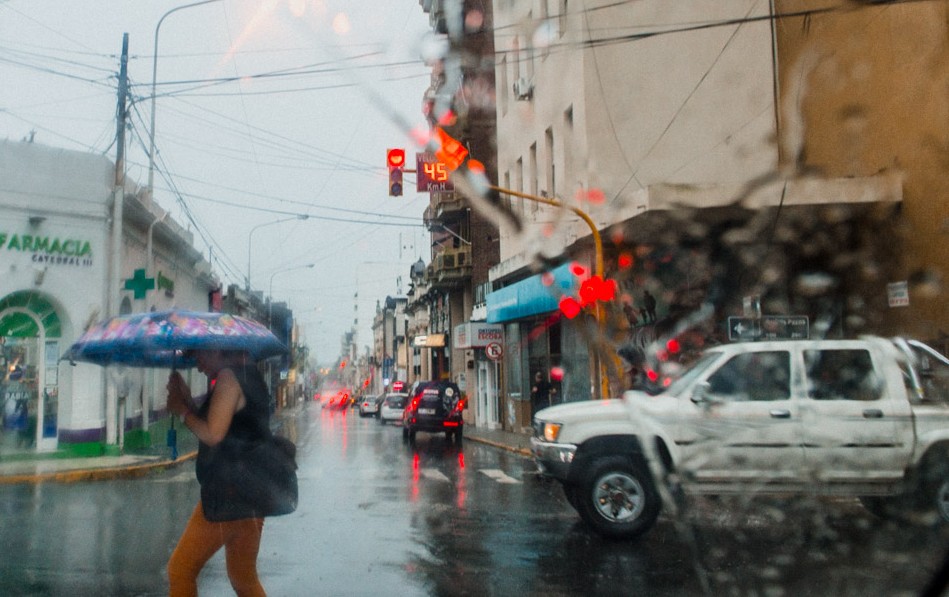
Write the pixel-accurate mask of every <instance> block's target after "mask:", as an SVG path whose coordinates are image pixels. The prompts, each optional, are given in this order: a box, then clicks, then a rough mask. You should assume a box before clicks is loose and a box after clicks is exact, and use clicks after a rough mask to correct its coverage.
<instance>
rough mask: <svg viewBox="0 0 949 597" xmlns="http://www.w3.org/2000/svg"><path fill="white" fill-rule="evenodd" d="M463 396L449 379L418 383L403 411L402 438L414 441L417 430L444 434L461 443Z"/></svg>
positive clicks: (463, 427)
mask: <svg viewBox="0 0 949 597" xmlns="http://www.w3.org/2000/svg"><path fill="white" fill-rule="evenodd" d="M464 410H465V398H464V396H462V394H461V390H459V389H458V386H457V385H456V384H454V383H452V382H450V381H427V382H422V383H420V384H418V385H417V386H416V387H415V389H414V390H413V392H412V395H411V397H410V398H409V401H408V404H406V406H405V412H403V414H402V439H404V440H407V441H415V432H416V431H426V432H429V433H441V432H444V433H445V437H447V438H448V439H454V440H455V443H458V444H460V443H461V438H462V436H463V435H464V431H465V421H464V419H463V418H462V414H463V413H464Z"/></svg>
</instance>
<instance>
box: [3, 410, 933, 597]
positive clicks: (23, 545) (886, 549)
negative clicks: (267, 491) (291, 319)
mask: <svg viewBox="0 0 949 597" xmlns="http://www.w3.org/2000/svg"><path fill="white" fill-rule="evenodd" d="M283 432H284V434H285V435H288V436H289V437H291V438H293V439H294V440H295V441H296V442H297V444H298V446H299V458H298V460H299V463H300V471H299V478H300V506H299V509H298V510H297V512H295V513H293V514H291V515H289V516H285V517H281V518H272V519H268V520H267V522H266V524H265V530H264V538H263V543H262V546H261V553H260V557H259V568H260V573H261V578H262V581H263V583H264V586H265V588H266V589H267V590H268V593H269V594H270V595H274V596H298V595H341V596H343V595H345V596H350V595H394V596H414V595H419V596H421V595H436V596H448V595H478V596H481V595H498V596H507V595H518V596H532V595H545V596H561V595H564V596H566V595H584V596H586V595H634V594H641V595H701V594H711V595H721V594H736V595H752V594H758V595H837V596H840V595H868V594H878V595H882V594H886V595H915V594H918V592H919V589H920V588H921V587H922V586H924V584H925V583H926V580H927V579H928V577H929V576H930V574H931V573H932V571H933V570H935V569H936V567H937V566H938V565H939V564H940V563H941V557H942V555H943V554H944V552H945V549H946V546H947V545H949V532H947V530H946V529H945V528H941V529H920V528H913V527H902V526H899V525H892V524H886V523H881V522H879V521H878V520H876V519H874V518H873V517H872V516H870V515H869V514H867V513H866V512H865V511H864V510H863V509H862V508H861V507H860V506H859V505H858V504H857V503H856V502H854V501H852V500H817V499H810V500H809V499H798V500H785V501H777V500H765V499H753V500H746V499H739V498H721V499H704V498H703V499H694V500H690V502H689V504H690V508H689V511H688V513H687V514H686V515H684V516H682V517H680V518H678V519H673V518H671V517H669V516H665V515H664V516H663V517H662V518H661V519H660V521H659V524H658V525H657V526H656V528H654V529H653V530H652V532H650V533H649V534H647V535H646V536H645V537H643V538H641V539H640V540H637V541H631V542H612V541H605V540H602V539H600V538H599V537H597V536H595V535H592V534H591V533H589V532H588V531H587V530H586V529H585V528H584V527H583V526H582V525H581V524H580V523H579V521H578V519H577V517H576V515H575V514H574V512H573V510H572V509H571V508H570V506H569V505H568V504H567V502H566V500H565V499H564V498H563V496H562V493H561V490H560V487H559V486H558V485H556V484H553V483H549V482H545V481H542V480H541V479H539V478H538V477H537V476H536V475H535V474H534V467H533V464H532V463H531V462H530V461H529V460H527V459H525V458H523V457H521V456H518V455H515V454H512V453H509V452H506V451H503V450H499V449H497V448H493V447H490V446H485V445H482V444H479V443H476V442H473V441H466V442H465V443H464V444H463V446H461V447H458V446H455V445H453V444H451V443H449V442H448V441H447V440H446V439H445V438H444V437H443V436H440V435H426V434H419V437H418V440H417V441H416V443H415V445H414V446H409V445H407V444H404V443H403V441H402V436H401V431H400V429H399V428H398V427H394V426H381V425H379V424H378V423H377V422H376V421H375V419H361V418H360V417H358V416H357V415H356V414H355V413H353V412H349V413H339V412H329V411H322V410H321V409H320V408H319V407H318V406H316V405H314V406H312V407H310V410H306V411H303V412H302V413H301V414H300V416H299V417H297V418H296V420H292V421H290V422H289V423H288V424H287V427H286V428H285V429H284V430H283ZM197 497H198V488H197V483H196V481H195V480H194V475H193V465H191V464H188V465H185V466H183V467H182V468H178V469H175V470H171V471H166V472H163V473H160V474H156V475H154V476H151V477H147V478H144V479H135V480H117V481H98V482H90V483H76V484H55V483H46V484H40V485H36V486H29V485H25V486H24V485H19V486H3V487H0V512H2V516H3V519H2V520H3V522H2V527H0V546H2V547H0V549H2V557H0V595H78V596H83V595H97V596H102V595H162V594H165V592H166V590H167V585H166V582H165V575H164V567H165V563H166V561H167V558H168V555H169V554H170V553H171V550H172V549H173V547H174V545H175V543H176V541H177V538H178V535H179V534H180V532H181V530H182V528H183V526H184V523H185V520H186V516H187V515H188V514H189V513H190V511H191V508H192V507H193V506H194V503H195V502H196V501H197ZM200 588H201V591H202V594H204V595H228V594H231V592H230V587H229V584H228V582H227V578H226V575H225V572H224V563H223V554H219V555H218V556H217V557H215V558H214V559H212V560H211V562H210V563H209V564H208V567H207V568H206V569H205V571H204V573H203V575H202V577H201V581H200Z"/></svg>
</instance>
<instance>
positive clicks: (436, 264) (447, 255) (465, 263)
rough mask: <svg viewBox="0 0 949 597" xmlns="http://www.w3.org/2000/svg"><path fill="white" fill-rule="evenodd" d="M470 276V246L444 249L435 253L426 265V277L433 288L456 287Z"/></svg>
mask: <svg viewBox="0 0 949 597" xmlns="http://www.w3.org/2000/svg"><path fill="white" fill-rule="evenodd" d="M470 277H471V247H470V246H466V247H460V248H457V249H445V250H444V251H442V252H441V253H438V254H437V255H435V257H434V259H432V263H431V264H429V266H428V279H429V282H430V284H431V286H432V287H433V288H441V289H450V288H457V287H459V286H462V285H463V284H464V283H465V282H467V281H468V279H469V278H470Z"/></svg>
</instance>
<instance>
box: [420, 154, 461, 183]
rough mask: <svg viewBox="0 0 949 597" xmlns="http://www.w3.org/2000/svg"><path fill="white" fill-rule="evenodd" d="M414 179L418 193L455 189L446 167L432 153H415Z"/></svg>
mask: <svg viewBox="0 0 949 597" xmlns="http://www.w3.org/2000/svg"><path fill="white" fill-rule="evenodd" d="M415 180H416V181H417V182H418V189H417V190H418V192H419V193H430V192H432V191H454V190H455V185H453V184H452V182H451V180H449V178H448V167H447V166H445V164H444V163H442V162H439V161H438V159H437V158H436V157H435V154H434V153H430V152H426V153H416V154H415Z"/></svg>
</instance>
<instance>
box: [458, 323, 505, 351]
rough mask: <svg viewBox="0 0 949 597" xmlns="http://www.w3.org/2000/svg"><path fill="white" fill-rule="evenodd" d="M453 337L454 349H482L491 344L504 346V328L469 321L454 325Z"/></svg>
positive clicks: (497, 325)
mask: <svg viewBox="0 0 949 597" xmlns="http://www.w3.org/2000/svg"><path fill="white" fill-rule="evenodd" d="M453 336H454V340H453V346H454V347H455V348H484V347H486V346H487V345H488V344H491V343H492V342H495V343H498V344H504V326H502V325H499V324H494V323H483V322H479V321H469V322H467V323H462V324H459V325H456V326H455V330H454V334H453Z"/></svg>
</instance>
